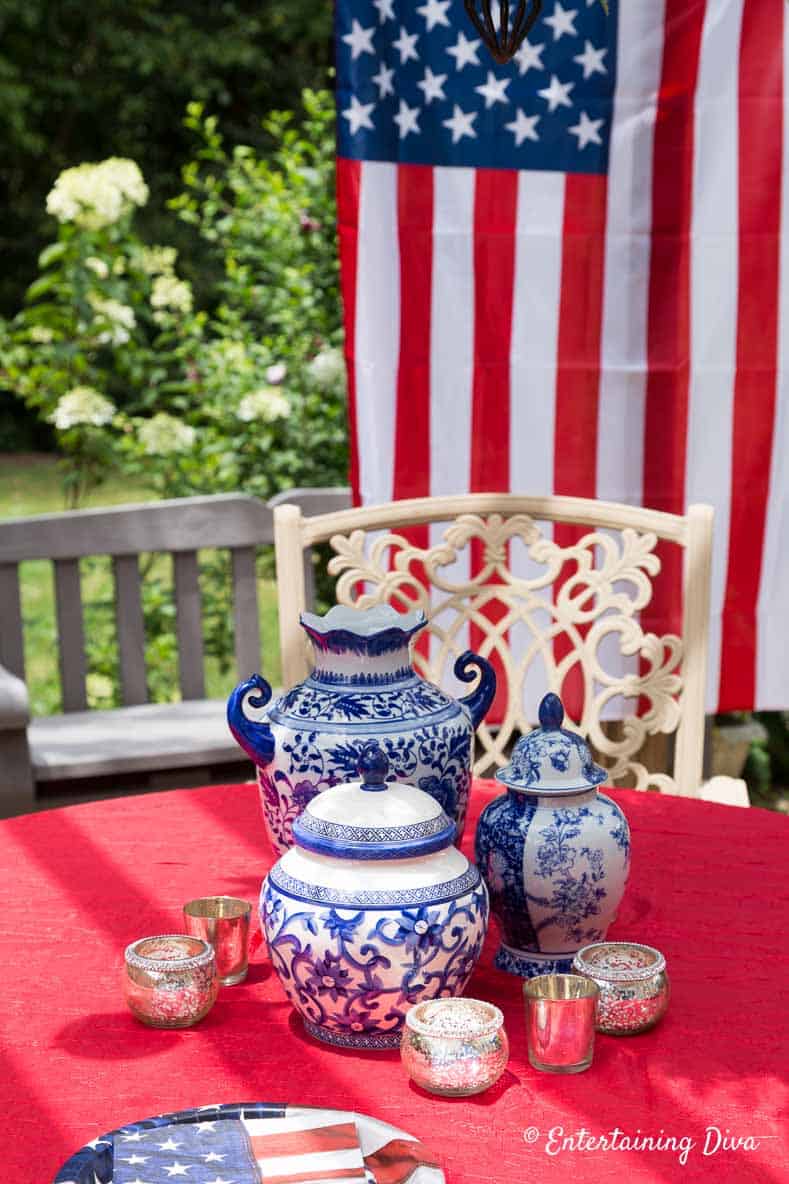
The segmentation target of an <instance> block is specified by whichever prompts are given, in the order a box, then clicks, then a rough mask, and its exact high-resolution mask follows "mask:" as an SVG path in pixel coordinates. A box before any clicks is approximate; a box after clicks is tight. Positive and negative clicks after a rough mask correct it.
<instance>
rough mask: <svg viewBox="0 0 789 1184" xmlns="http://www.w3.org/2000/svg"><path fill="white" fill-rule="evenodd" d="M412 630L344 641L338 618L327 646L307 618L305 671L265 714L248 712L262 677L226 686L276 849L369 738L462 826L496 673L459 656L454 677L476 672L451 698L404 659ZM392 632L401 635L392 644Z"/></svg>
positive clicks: (349, 770)
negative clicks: (312, 659)
mask: <svg viewBox="0 0 789 1184" xmlns="http://www.w3.org/2000/svg"><path fill="white" fill-rule="evenodd" d="M332 611H334V610H332ZM365 611H369V612H371V613H372V612H376V611H378V610H365ZM347 612H348V610H343V613H344V614H345V615H346V616H347ZM360 615H363V614H361V613H360ZM394 616H395V617H396V616H397V614H394ZM342 619H343V620H345V616H343V617H342ZM315 620H317V618H316V619H315ZM336 620H340V615H338V616H337V617H336ZM412 631H413V630H412V629H411V628H410V625H409V627H408V628H404V629H401V628H394V629H393V628H392V627H388V628H387V633H388V635H389V636H388V638H387V640H386V643H385V645H384V648H383V650H380V649H379V648H378V644H377V641H376V638H377V636H378V635H377V634H371V635H369V636H365V635H364V634H363V633H362V632H360V634H359V635H358V636H356V637H355V639H354V642H353V645H350V644H349V645H347V646H346V645H345V642H346V641H347V636H346V635H347V634H348V632H349V631H348V628H347V627H344V628H343V629H341V630H331V631H330V633H331V638H332V641H331V645H329V646H328V647H325V648H324V647H323V646H318V633H319V630H318V628H317V627H316V626H315V623H314V621H312V622H311V629H310V632H311V636H312V637H313V641H314V642H315V644H316V652H317V656H318V659H319V661H318V666H317V667H316V669H315V670H314V671H313V673H312V675H311V676H310V677H309V678H307V679H306V680H305V681H304V682H303V683H301V684H299V685H298V686H296V687H294V688H293V689H292V690H290V691H288V692H287V693H286V694H284V695H281V696H280V697H279V698H277V699H276V700H274V701H273V702H272V703H271V705H270V706H268V707H267V708H266V713H265V718H257V719H251V718H250V717H248V716H247V714H246V707H247V704H248V703H250V704H251V705H252V706H253V707H255V708H259V707H260V706H261V705H265V704H267V703H268V699H269V696H270V693H271V692H270V688H269V687H268V684H266V683H265V680H263V679H261V678H260V677H259V676H257V675H256V676H254V677H253V678H252V679H250V680H248V682H247V683H243V684H242V685H241V686H240V687H238V688H236V690H235V691H234V692H233V694H232V695H231V697H230V701H229V704H228V719H229V722H230V726H231V730H232V731H233V734H234V735H235V736H236V738H237V739H238V741H239V743H241V744H242V746H243V747H244V750H245V751H246V752H247V753H249V755H250V756H251V757H252V759H253V760H254V761H255V762H256V764H257V765H258V784H259V788H260V800H261V806H262V809H263V815H264V818H265V821H266V827H267V830H268V833H269V838H270V839H271V843H272V846H273V847H274V849H275V851H276V852H278V853H282V852H284V851H285V850H287V849H288V847H290V846H291V845H292V843H293V822H294V820H295V819H296V818H298V817H299V816H300V815H301V814H302V813H303V811H304V808H305V806H306V805H307V804H308V802H309V801H310V800H311V799H312V798H313V797H314V796H315V795H316V794H317V793H320V792H321V791H322V790H324V789H328V788H330V787H331V786H333V785H336V784H337V783H338V782H341V781H348V780H353V779H354V778H355V776H356V767H357V765H358V762H359V757H360V755H361V750H362V748H363V747H364V745H365V743H366V742H367V741H369V740H370V739H372V738H374V739H376V740H378V741H379V742H380V743H381V745H382V746H383V748H384V750H385V753H386V756H387V759H388V761H389V765H390V769H391V773H390V779H391V780H398V781H409V782H411V783H412V784H414V785H416V786H417V787H418V788H421V789H424V790H425V791H426V792H427V793H429V794H430V795H431V796H433V797H434V798H435V799H436V800H437V801H438V802H439V803H440V804H441V805H442V807H443V808H444V810H445V812H446V813H447V814H448V815H449V817H450V818H451V819H452V821H453V822H455V823H456V824H457V827H458V835H459V836H460V835H462V832H463V826H464V823H465V816H466V808H467V805H468V795H469V790H470V786H471V745H472V740H473V735H474V729H475V727H476V726H477V724H478V723H479V722H480V720H481V718H482V716H483V715H484V713H485V711H486V710H487V708H488V706H489V705H490V702H491V701H492V698H493V694H494V692H495V674H494V672H493V668H492V666H491V665H490V663H489V662H487V661H486V660H485V659H484V658H479V657H477V656H476V655H474V654H472V653H471V652H466V653H465V654H463V655H461V657H460V658H458V660H457V662H456V664H455V674H456V676H457V677H458V678H459V679H460V680H461V681H463V682H470V681H473V680H475V679H476V680H477V683H478V685H477V686H476V688H475V690H474V691H473V692H472V693H471V694H470V695H468V696H466V697H465V698H464V699H461V700H457V701H456V700H455V699H453V698H451V696H449V695H447V694H445V693H444V691H442V690H440V688H438V687H436V686H433V685H432V684H431V683H429V682H426V681H424V680H423V679H421V678H419V677H418V676H417V675H416V674H415V673H414V672H413V669H412V668H411V666H410V664H409V662H408V639H409V637H410V633H411V632H412ZM395 635H396V636H397V638H399V641H398V644H397V645H396V646H393V648H392V647H390V642H391V641H392V639H393V638H394V637H395ZM343 646H345V648H343ZM350 654H356V655H360V656H361V655H363V657H364V662H360V663H359V665H360V668H359V670H358V671H354V669H353V664H352V663H349V655H350ZM381 654H383V655H384V657H381ZM387 655H388V656H387ZM349 664H350V671H349V668H348V667H349Z"/></svg>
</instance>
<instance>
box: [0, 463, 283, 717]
mask: <svg viewBox="0 0 789 1184" xmlns="http://www.w3.org/2000/svg"><path fill="white" fill-rule="evenodd" d="M154 497H155V494H152V493H151V492H150V491H149V490H146V489H145V488H144V486H141V485H133V484H131V483H130V482H129V481H128V480H126V479H120V478H119V479H110V480H108V481H107V482H106V483H105V484H104V485H103V486H102V487H101V488H100V489H98V490H95V491H94V492H93V493H92V494H91V495H90V496H89V497H88V498H87V499H86V502H85V508H88V507H95V506H115V505H122V504H123V503H124V502H142V501H151V500H153V499H154ZM63 509H64V500H63V491H62V485H61V478H60V473H59V470H58V464H57V461H56V460H55V459H54V458H52V457H49V456H42V455H38V454H27V455H22V456H9V455H3V454H0V521H2V520H3V519H5V518H20V517H26V516H28V515H30V514H51V513H57V512H59V511H61V510H63ZM200 560H201V570H202V575H203V587H204V588H205V587H206V586H207V581H208V580H209V579H211V580H214V581H216V580H218V579H221V580H228V579H229V573H228V572H227V571H226V570H222V571H220V572H218V571H217V562H218V556H217V553H215V552H210V551H206V552H203V553H201V556H200ZM224 566H225V567H226V566H227V565H224ZM143 571H144V572H146V574H147V578H146V579H145V581H144V587H143V599H144V602H145V604H146V606H147V607H148V609H149V610H151V609H152V608H154V607H155V609H156V619H157V621H159V622H162V623H163V625H164V628H163V630H162V632H157V635H156V636H150V635H149V636H148V638H147V647H146V654H147V659H148V667H149V683H150V687H149V690H150V694H151V698H152V699H153V700H158V701H162V700H167V699H173V698H177V697H178V693H177V687H178V667H177V655H176V652H175V649H174V645H173V643H172V641H171V640H170V639H171V634H170V626H171V625H174V603H173V600H172V564H171V563H170V560H169V559H168V558H167V557H165V556H152V557H150V558H149V557H145V559H144V561H143ZM21 585H22V613H23V617H24V623H25V663H26V679H27V684H28V689H29V691H30V698H31V708H32V711H33V714H34V715H48V714H51V713H53V712H57V711H59V710H60V707H61V701H60V683H59V676H58V663H57V648H56V638H57V633H56V629H55V600H54V589H53V575H52V565H51V564H50V563H48V562H46V561H43V560H42V561H30V562H27V563H23V564H22V565H21ZM225 587H229V582H228V583H227V584H226V585H225ZM82 594H83V603H84V606H85V633H86V637H87V638H88V651H89V652H88V670H89V673H88V698H89V702H90V705H91V706H95V707H107V706H111V705H112V702H113V683H114V681H115V675H116V669H117V651H116V646H115V629H114V621H113V581H112V570H111V565H110V561H109V560H108V559H103V558H98V559H90V560H87V561H85V560H83V563H82ZM258 595H259V604H260V628H261V639H262V647H263V654H264V655H265V657H264V659H263V665H262V673H264V674H265V675H266V677H267V678H268V679H270V680H271V681H272V682H273V683H274V684H275V685H277V684H278V682H279V679H280V670H279V644H278V636H277V607H276V590H275V586H274V582H273V580H271V579H265V578H261V579H260V580H259V583H258ZM221 624H222V622H220V625H221ZM236 681H237V680H236V673H235V670H234V669H232V668H231V669H230V670H222V669H221V668H220V663H219V661H218V660H217V659H216V658H215V657H211V656H210V655H209V656H208V657H207V658H206V693H207V694H208V695H209V696H211V697H217V698H221V697H223V696H224V695H226V694H227V693H228V692H229V691H230V690H231V689H232V688H233V686H234V685H235V683H236Z"/></svg>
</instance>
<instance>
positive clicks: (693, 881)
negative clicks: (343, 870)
mask: <svg viewBox="0 0 789 1184" xmlns="http://www.w3.org/2000/svg"><path fill="white" fill-rule="evenodd" d="M494 792H495V791H494V789H493V787H492V786H491V785H490V784H487V785H486V784H485V783H480V784H479V785H477V786H476V787H475V792H474V808H473V809H472V816H471V819H470V826H469V827H468V830H467V836H468V837H469V838H470V836H471V834H473V827H474V823H475V820H476V816H477V814H478V812H479V809H480V808H481V806H482V805H483V804H484V802H485V801H486V800H487V798H488V797H489V796H490V795H491V794H492V793H494ZM615 796H616V797H617V798H618V800H619V801H620V803H621V805H622V806H623V807H624V810H625V812H626V813H627V815H628V817H629V819H630V823H631V827H632V831H633V870H632V875H631V879H630V883H629V885H628V889H627V893H626V896H625V900H624V902H623V905H622V908H621V910H620V916H619V920H618V921H617V923H616V927H615V931H612V933H611V936H612V937H632V938H634V939H639V940H643V941H646V942H648V943H651V944H654V945H657V946H658V947H660V949H662V950H663V951H664V952H665V954H666V956H667V959H668V965H669V970H670V974H671V978H672V984H673V997H672V1002H671V1007H670V1010H669V1013H668V1015H667V1017H666V1019H665V1020H664V1021H663V1023H662V1024H661V1025H660V1026H659V1027H658V1028H657V1029H655V1031H654V1032H652V1033H649V1034H647V1035H644V1036H639V1037H633V1038H630V1039H621V1038H620V1039H616V1038H613V1037H603V1036H600V1037H598V1039H597V1049H596V1053H595V1060H594V1064H593V1066H592V1068H591V1069H590V1070H589V1072H587V1073H584V1074H579V1075H578V1076H571V1077H553V1076H548V1075H546V1074H540V1073H537V1072H535V1071H534V1070H533V1069H532V1068H531V1067H530V1066H529V1064H528V1061H527V1059H526V1049H525V1032H524V1023H523V1018H522V1012H521V1001H520V982H519V980H517V979H515V978H512V977H510V976H509V975H505V974H501V973H499V972H497V971H495V970H493V969H492V968H491V960H492V957H493V953H494V951H495V940H496V934H495V932H493V933H491V935H490V937H489V940H488V943H487V946H486V951H485V956H484V959H483V965H482V966H481V967H480V968H479V969H478V971H477V973H476V975H475V978H474V979H473V980H472V983H471V985H470V988H469V993H470V994H473V995H476V996H479V997H481V998H485V999H490V1000H492V1001H494V1002H495V1003H497V1004H498V1005H499V1006H500V1007H501V1008H502V1009H503V1010H504V1012H505V1016H506V1022H507V1028H508V1031H509V1034H510V1039H511V1044H512V1057H511V1061H510V1065H509V1069H508V1071H507V1073H506V1074H505V1077H504V1078H503V1079H502V1080H501V1082H500V1083H499V1085H498V1086H496V1087H495V1088H494V1089H493V1090H491V1091H489V1092H488V1093H487V1094H482V1095H481V1096H479V1097H478V1098H475V1099H470V1100H455V1101H442V1100H438V1099H435V1098H431V1097H429V1096H427V1095H424V1094H422V1093H420V1092H419V1091H418V1090H416V1089H415V1088H414V1087H412V1086H411V1085H410V1084H409V1083H408V1081H407V1080H406V1078H405V1076H404V1074H403V1073H402V1071H401V1068H400V1063H399V1058H398V1056H397V1054H395V1053H391V1052H387V1053H384V1054H372V1053H368V1054H364V1055H359V1054H356V1053H351V1052H338V1051H333V1050H329V1049H327V1048H325V1047H323V1046H321V1045H318V1044H316V1043H314V1042H312V1041H311V1040H309V1039H307V1038H306V1037H305V1035H304V1034H303V1032H302V1029H301V1026H300V1023H299V1022H298V1021H296V1020H295V1018H294V1017H293V1016H292V1015H291V1012H290V1007H289V1005H288V1004H287V1003H286V1001H285V998H284V995H283V993H282V991H281V989H280V987H279V984H278V982H277V981H276V979H275V978H274V976H273V974H272V973H271V970H270V967H269V965H268V963H267V961H266V958H265V956H264V951H263V949H258V951H257V954H256V959H255V964H254V965H253V966H252V968H251V971H250V976H249V979H248V981H247V982H246V984H244V985H242V986H237V987H229V988H226V989H224V990H222V991H221V993H220V996H219V1001H218V1002H217V1004H216V1006H215V1007H214V1009H213V1011H212V1012H211V1014H210V1015H209V1016H208V1018H207V1019H206V1020H205V1021H204V1022H203V1023H202V1024H201V1025H199V1027H197V1028H194V1029H191V1030H187V1031H184V1032H161V1031H153V1030H151V1029H148V1028H145V1027H142V1026H141V1025H140V1024H138V1023H136V1022H135V1021H134V1020H133V1019H132V1018H131V1016H130V1015H129V1013H128V1012H127V1011H126V1010H125V1008H124V1005H123V1002H122V997H121V989H120V984H121V966H122V955H123V949H124V947H125V945H126V944H127V942H129V941H130V940H132V939H133V938H135V937H139V936H143V935H145V934H149V933H156V932H168V931H169V932H172V931H178V930H179V929H180V928H181V925H180V920H179V918H180V906H181V904H182V902H183V901H185V900H188V899H189V898H191V897H194V896H199V895H203V894H207V893H215V892H227V893H232V894H233V895H237V896H244V897H248V898H250V899H253V898H256V896H257V892H258V887H259V884H260V880H261V877H262V875H263V873H264V871H265V870H266V868H267V867H268V866H269V863H270V859H271V856H270V852H269V850H268V844H267V842H266V840H265V838H264V836H263V829H262V823H261V821H260V818H259V815H258V804H257V794H256V790H255V788H254V787H253V786H251V785H242V786H227V787H214V788H210V789H200V790H191V791H179V792H175V793H165V794H155V795H150V796H143V797H133V798H128V799H123V800H116V801H106V802H99V803H93V804H90V805H84V806H74V807H71V808H69V809H66V810H55V811H52V812H50V813H45V814H39V815H33V816H27V817H24V818H17V819H13V820H11V821H8V822H4V823H2V824H0V869H2V871H1V872H0V876H1V877H2V878H1V880H0V968H1V969H0V973H1V974H2V1000H1V1002H0V1032H2V1046H1V1047H0V1094H1V1095H2V1105H3V1110H2V1114H3V1119H4V1123H3V1136H2V1137H3V1144H4V1146H3V1153H2V1162H3V1166H4V1168H5V1174H4V1178H5V1179H7V1180H8V1181H9V1184H49V1181H51V1179H52V1177H53V1176H54V1174H55V1172H56V1170H57V1168H58V1167H59V1165H60V1163H61V1162H62V1161H63V1160H64V1159H65V1158H66V1157H67V1156H68V1155H69V1154H70V1153H71V1152H72V1151H73V1150H75V1149H76V1148H78V1147H79V1146H80V1145H81V1144H83V1143H85V1142H87V1141H88V1140H90V1139H93V1138H94V1137H95V1136H97V1135H98V1134H100V1133H101V1132H104V1131H107V1130H109V1129H111V1128H113V1127H118V1126H121V1125H122V1124H124V1123H126V1122H130V1121H132V1120H134V1119H139V1118H145V1117H148V1116H149V1115H152V1114H157V1113H161V1112H163V1111H170V1110H177V1109H180V1108H183V1107H188V1106H195V1105H201V1104H208V1103H212V1102H240V1101H290V1102H301V1103H306V1104H314V1105H326V1106H335V1107H342V1108H348V1109H356V1110H362V1111H366V1112H368V1113H370V1114H373V1115H376V1116H377V1117H379V1118H383V1119H385V1120H386V1121H388V1122H391V1123H394V1124H395V1125H397V1126H400V1127H403V1128H404V1129H406V1130H407V1131H410V1132H411V1133H412V1134H414V1135H417V1136H419V1137H420V1138H422V1139H424V1140H425V1141H426V1142H427V1143H428V1144H429V1145H430V1146H431V1147H432V1148H433V1149H434V1150H435V1151H436V1152H437V1153H438V1155H439V1157H440V1159H441V1161H442V1163H443V1164H444V1165H445V1170H446V1173H447V1179H448V1181H449V1184H467V1182H469V1184H470V1182H473V1184H488V1182H493V1181H496V1182H499V1181H512V1182H513V1184H526V1182H527V1181H540V1182H543V1181H544V1182H546V1184H547V1182H550V1181H554V1180H563V1181H567V1180H572V1181H576V1182H577V1181H587V1180H588V1181H609V1180H615V1179H616V1180H618V1179H621V1178H624V1177H625V1176H626V1178H627V1180H628V1184H635V1182H636V1181H666V1180H675V1179H676V1180H699V1179H704V1180H706V1179H710V1180H716V1181H734V1182H736V1184H741V1182H747V1181H751V1180H753V1181H759V1182H761V1184H777V1182H778V1181H786V1180H789V1133H787V1121H786V1119H787V1101H789V1083H787V1064H789V1055H788V1054H789V1047H787V1030H788V1029H789V1024H788V1023H787V1014H789V958H787V940H788V937H789V924H788V922H789V908H788V907H787V905H788V901H787V897H788V895H789V892H788V889H789V869H788V867H787V853H788V851H789V848H788V846H787V839H789V821H788V820H787V819H786V818H783V817H780V816H778V815H775V814H770V813H768V812H766V811H762V810H749V811H745V810H737V809H733V808H729V807H725V806H711V805H705V804H703V803H700V802H695V801H685V800H681V799H678V798H669V797H660V796H657V795H652V794H649V795H647V794H637V793H635V792H627V791H623V792H621V793H618V794H616V795H615ZM614 1128H618V1129H619V1131H620V1132H621V1134H620V1135H619V1136H618V1145H620V1147H621V1143H622V1141H623V1139H624V1138H625V1137H627V1138H630V1139H631V1140H632V1139H638V1138H643V1137H644V1136H651V1137H653V1138H654V1139H657V1140H662V1141H663V1142H664V1143H665V1141H666V1140H670V1139H673V1140H674V1141H675V1142H676V1144H677V1149H675V1150H652V1151H646V1150H641V1151H632V1150H631V1151H627V1150H624V1149H618V1150H609V1151H603V1150H591V1149H588V1147H589V1144H588V1143H586V1144H585V1148H586V1149H575V1150H572V1149H570V1148H569V1146H567V1147H565V1149H564V1150H562V1149H561V1138H562V1137H564V1138H575V1140H576V1142H577V1141H579V1140H581V1141H583V1138H584V1137H583V1135H581V1134H580V1133H579V1132H581V1131H585V1132H587V1136H588V1135H591V1136H593V1137H595V1138H597V1137H598V1136H600V1135H603V1134H606V1133H608V1134H610V1132H611V1131H612V1130H613V1129H614ZM707 1128H717V1129H718V1130H719V1131H720V1132H721V1134H722V1135H725V1137H726V1138H727V1139H728V1140H732V1139H740V1140H744V1139H748V1140H752V1141H753V1143H755V1144H758V1146H756V1147H754V1149H752V1150H747V1149H745V1148H743V1147H741V1148H740V1149H739V1150H736V1151H734V1150H727V1149H724V1148H723V1147H721V1148H720V1149H719V1150H717V1151H716V1152H713V1153H711V1154H708V1155H706V1156H705V1155H704V1154H703V1152H704V1149H705V1137H706V1138H708V1140H711V1142H708V1143H707V1150H708V1151H711V1149H712V1147H714V1145H715V1143H716V1142H717V1138H718V1137H717V1135H716V1134H715V1133H714V1131H713V1133H712V1134H711V1135H710V1136H705V1132H706V1130H707ZM682 1140H685V1144H683V1143H681V1141H682ZM688 1141H692V1142H693V1146H692V1147H691V1148H690V1150H689V1151H688V1152H687V1156H686V1157H685V1156H683V1155H682V1146H684V1145H686V1144H687V1142H688ZM683 1158H684V1159H685V1163H684V1164H683V1163H682V1162H680V1160H681V1159H683Z"/></svg>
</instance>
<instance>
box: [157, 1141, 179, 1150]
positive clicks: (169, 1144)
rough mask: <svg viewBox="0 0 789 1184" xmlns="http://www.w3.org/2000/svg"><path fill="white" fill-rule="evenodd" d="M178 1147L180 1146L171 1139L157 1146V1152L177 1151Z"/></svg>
mask: <svg viewBox="0 0 789 1184" xmlns="http://www.w3.org/2000/svg"><path fill="white" fill-rule="evenodd" d="M180 1146H181V1144H180V1143H176V1142H175V1141H174V1140H173V1139H167V1141H166V1142H164V1143H160V1144H159V1150H160V1151H177V1150H178V1148H179V1147H180Z"/></svg>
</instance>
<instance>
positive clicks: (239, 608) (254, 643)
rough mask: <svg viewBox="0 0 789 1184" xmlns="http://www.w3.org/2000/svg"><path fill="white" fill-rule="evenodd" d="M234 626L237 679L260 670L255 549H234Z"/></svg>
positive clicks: (232, 553)
mask: <svg viewBox="0 0 789 1184" xmlns="http://www.w3.org/2000/svg"><path fill="white" fill-rule="evenodd" d="M231 556H232V560H233V626H234V630H235V639H236V668H237V671H238V677H239V678H248V677H249V675H250V674H255V673H256V672H257V671H258V670H259V669H260V622H259V619H258V584H257V572H256V570H255V548H254V547H234V548H233V550H232V551H231Z"/></svg>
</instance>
